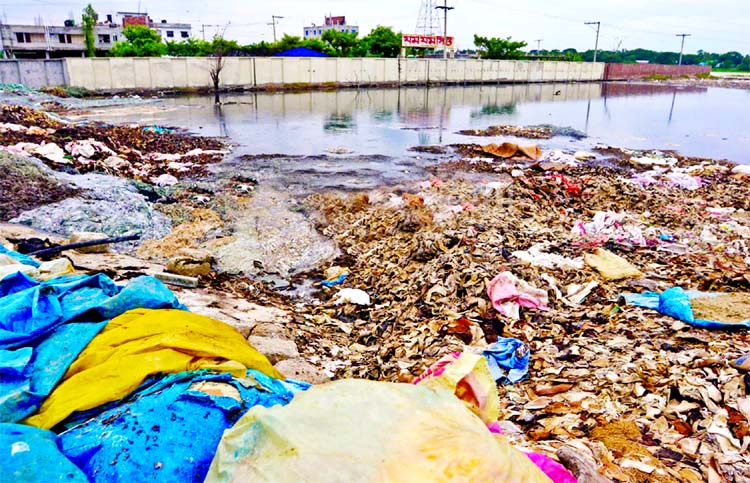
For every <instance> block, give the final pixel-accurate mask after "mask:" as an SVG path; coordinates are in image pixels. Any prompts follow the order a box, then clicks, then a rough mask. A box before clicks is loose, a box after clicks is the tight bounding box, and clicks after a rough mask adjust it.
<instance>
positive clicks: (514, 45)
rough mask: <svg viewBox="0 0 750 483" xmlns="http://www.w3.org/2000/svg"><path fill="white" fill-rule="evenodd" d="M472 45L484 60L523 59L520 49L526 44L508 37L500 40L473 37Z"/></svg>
mask: <svg viewBox="0 0 750 483" xmlns="http://www.w3.org/2000/svg"><path fill="white" fill-rule="evenodd" d="M474 45H476V46H477V49H478V50H479V51H481V55H482V57H483V58H485V59H523V58H524V56H525V55H526V54H524V52H523V51H522V50H521V49H522V48H524V47H526V46H527V45H528V44H527V43H526V42H523V41H518V42H516V41H513V40H511V38H510V37H508V38H505V39H500V38H494V37H492V38H488V37H480V36H479V35H474Z"/></svg>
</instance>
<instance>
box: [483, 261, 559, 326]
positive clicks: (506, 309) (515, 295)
mask: <svg viewBox="0 0 750 483" xmlns="http://www.w3.org/2000/svg"><path fill="white" fill-rule="evenodd" d="M487 296H488V297H489V298H490V301H492V306H493V307H494V308H495V310H497V311H498V312H500V314H501V315H504V316H506V317H510V318H512V319H516V320H518V319H520V318H521V316H520V314H519V308H520V307H526V308H528V309H535V310H549V307H548V306H547V302H548V297H547V292H546V291H545V290H542V289H538V288H536V287H533V286H532V285H530V284H529V283H528V282H526V281H525V280H521V279H519V278H518V277H516V276H515V275H513V274H512V273H511V272H507V271H506V272H502V273H500V274H499V275H497V276H496V277H495V278H493V279H492V281H491V282H490V283H489V285H488V286H487Z"/></svg>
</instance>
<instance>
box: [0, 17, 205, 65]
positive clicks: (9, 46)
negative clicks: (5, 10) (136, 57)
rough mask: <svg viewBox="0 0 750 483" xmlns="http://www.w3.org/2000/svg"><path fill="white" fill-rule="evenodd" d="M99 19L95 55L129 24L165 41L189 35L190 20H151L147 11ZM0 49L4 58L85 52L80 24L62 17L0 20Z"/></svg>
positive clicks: (104, 50)
mask: <svg viewBox="0 0 750 483" xmlns="http://www.w3.org/2000/svg"><path fill="white" fill-rule="evenodd" d="M100 20H103V21H100V22H99V23H98V24H97V25H96V26H95V27H94V39H95V40H96V51H97V55H106V54H107V52H108V51H109V50H110V49H111V48H112V46H113V45H114V44H115V42H118V41H123V40H125V37H124V36H123V34H122V31H123V29H124V28H126V27H129V26H132V25H144V26H148V27H150V28H152V29H154V30H156V31H157V32H159V35H160V36H161V38H162V40H163V41H165V42H168V41H177V42H180V41H183V40H187V39H189V38H190V37H191V35H192V26H191V25H190V24H187V23H169V22H167V21H166V20H162V21H161V22H160V23H154V22H153V21H152V20H151V18H150V17H149V16H148V14H147V13H139V12H117V13H114V14H108V15H106V16H104V18H103V19H102V18H101V17H100ZM0 49H1V50H2V52H3V56H4V57H5V58H22V59H45V58H46V59H51V58H59V57H83V56H85V53H86V45H85V42H84V37H83V28H82V27H81V26H78V25H75V22H74V21H72V20H66V21H65V25H62V26H49V25H9V24H2V23H0Z"/></svg>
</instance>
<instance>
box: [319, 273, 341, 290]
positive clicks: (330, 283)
mask: <svg viewBox="0 0 750 483" xmlns="http://www.w3.org/2000/svg"><path fill="white" fill-rule="evenodd" d="M346 277H347V274H346V273H342V274H341V275H339V276H338V277H336V278H334V279H333V280H323V281H322V282H320V284H321V285H322V286H324V287H328V288H330V287H333V286H335V285H341V284H342V283H344V280H346Z"/></svg>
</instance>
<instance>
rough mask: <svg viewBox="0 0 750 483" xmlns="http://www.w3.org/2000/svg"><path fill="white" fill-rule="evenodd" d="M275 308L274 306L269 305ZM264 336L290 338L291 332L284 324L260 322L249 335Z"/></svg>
mask: <svg viewBox="0 0 750 483" xmlns="http://www.w3.org/2000/svg"><path fill="white" fill-rule="evenodd" d="M268 308H269V309H273V307H268ZM251 334H252V335H255V336H262V337H275V338H279V339H288V338H289V337H290V336H291V334H290V333H289V330H287V328H286V327H285V326H284V325H283V324H277V323H269V322H258V323H256V324H255V325H254V326H253V328H252V329H250V333H249V334H248V335H251Z"/></svg>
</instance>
